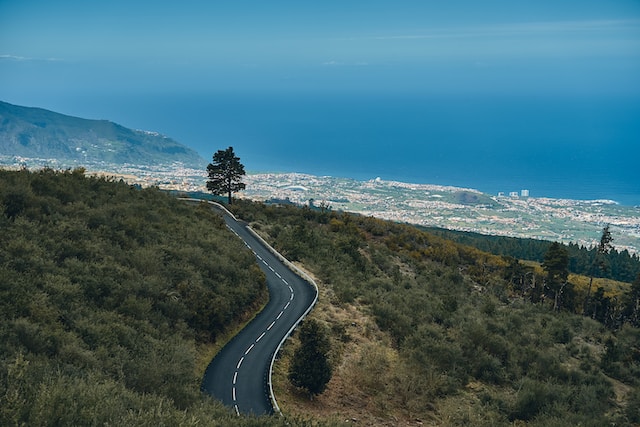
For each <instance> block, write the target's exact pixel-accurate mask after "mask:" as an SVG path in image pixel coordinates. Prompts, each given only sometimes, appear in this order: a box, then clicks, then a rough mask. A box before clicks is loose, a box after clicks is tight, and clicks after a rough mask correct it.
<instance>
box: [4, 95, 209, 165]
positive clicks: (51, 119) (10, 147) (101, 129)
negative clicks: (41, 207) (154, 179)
mask: <svg viewBox="0 0 640 427" xmlns="http://www.w3.org/2000/svg"><path fill="white" fill-rule="evenodd" d="M0 156H19V157H26V158H39V159H55V160H57V161H58V162H60V163H62V164H69V163H71V164H79V165H92V164H96V163H97V164H125V163H128V164H135V165H161V164H170V163H174V162H180V163H182V164H184V165H185V166H186V167H194V168H199V167H202V165H204V164H206V162H205V160H204V159H203V158H202V157H201V156H200V155H199V154H198V153H196V152H195V151H194V150H192V149H191V148H189V147H186V146H184V145H182V144H180V143H178V142H177V141H174V140H173V139H171V138H168V137H166V136H164V135H160V134H158V133H156V132H147V131H141V130H133V129H128V128H125V127H124V126H120V125H118V124H116V123H113V122H110V121H107V120H88V119H82V118H78V117H71V116H66V115H64V114H59V113H55V112H53V111H48V110H44V109H41V108H30V107H20V106H16V105H12V104H8V103H6V102H1V101H0Z"/></svg>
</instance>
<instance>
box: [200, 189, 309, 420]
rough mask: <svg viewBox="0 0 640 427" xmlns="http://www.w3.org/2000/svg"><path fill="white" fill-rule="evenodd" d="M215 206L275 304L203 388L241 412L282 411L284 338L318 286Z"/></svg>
mask: <svg viewBox="0 0 640 427" xmlns="http://www.w3.org/2000/svg"><path fill="white" fill-rule="evenodd" d="M191 201H199V200H194V199H192V200H191ZM211 205H212V207H214V208H215V209H216V210H218V211H219V212H221V213H222V214H223V217H224V220H225V222H226V224H227V227H229V229H231V231H233V233H235V234H236V235H237V236H238V237H239V238H240V239H242V240H243V241H244V243H245V245H246V246H247V247H248V248H249V249H251V250H252V251H253V253H254V254H255V255H256V258H257V261H258V265H259V266H260V268H261V269H262V271H264V273H265V275H266V279H267V286H268V288H269V302H268V303H267V305H266V307H265V308H264V309H263V310H262V311H261V312H260V313H259V314H258V315H257V316H256V317H255V318H254V319H253V320H252V321H251V322H250V323H249V324H248V325H247V326H246V327H245V328H244V329H243V330H242V331H240V333H239V334H238V335H236V336H235V337H234V338H233V339H232V340H231V341H230V342H229V343H228V344H227V345H226V346H225V347H224V348H223V349H222V350H220V352H219V353H218V354H217V355H216V356H215V358H214V359H213V360H212V361H211V363H210V364H209V366H208V367H207V370H206V372H205V375H204V378H203V380H202V386H201V388H202V390H203V391H205V392H207V393H209V394H211V395H212V396H214V397H215V398H216V399H218V400H220V401H222V403H224V404H225V405H227V406H229V407H231V408H233V409H234V410H235V412H236V413H237V414H247V415H249V414H253V415H262V414H272V413H274V412H279V408H278V405H277V403H276V402H275V399H273V400H272V396H273V393H272V389H271V385H270V384H271V383H270V381H271V368H272V363H273V360H274V359H275V355H276V352H277V351H278V350H279V348H280V346H281V345H282V343H283V342H284V340H285V339H286V338H287V337H288V336H289V334H290V333H291V332H292V331H293V329H294V328H295V326H296V325H297V323H298V322H299V321H300V320H301V319H302V317H304V316H305V315H306V313H308V312H309V311H310V310H311V308H312V307H313V305H314V304H315V302H316V300H317V295H318V291H317V288H316V287H315V285H314V284H312V283H310V282H309V281H307V280H304V279H302V278H301V277H300V276H299V275H297V274H296V273H294V272H293V271H292V270H291V269H290V268H289V267H287V266H286V265H285V262H287V261H286V260H284V258H282V257H281V255H276V252H275V251H274V250H273V249H272V248H270V247H268V245H267V244H266V243H265V242H264V241H262V240H261V239H260V238H259V237H257V235H256V234H255V233H253V231H252V230H250V228H249V227H248V226H247V225H246V224H245V223H242V222H240V221H237V220H236V219H235V218H234V217H233V216H232V215H230V214H229V213H228V212H226V210H222V209H220V208H219V207H217V206H216V205H214V204H213V203H212V204H211ZM292 268H295V267H292Z"/></svg>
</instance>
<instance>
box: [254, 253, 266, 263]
mask: <svg viewBox="0 0 640 427" xmlns="http://www.w3.org/2000/svg"><path fill="white" fill-rule="evenodd" d="M254 253H255V252H254ZM256 257H258V259H259V260H260V261H262V257H261V256H260V255H258V254H256ZM262 262H264V261H262Z"/></svg>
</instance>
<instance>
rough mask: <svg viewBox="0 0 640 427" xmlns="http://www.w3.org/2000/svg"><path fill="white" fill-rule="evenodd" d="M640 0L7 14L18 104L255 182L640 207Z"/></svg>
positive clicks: (8, 85)
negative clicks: (156, 144)
mask: <svg viewBox="0 0 640 427" xmlns="http://www.w3.org/2000/svg"><path fill="white" fill-rule="evenodd" d="M638 76H640V3H639V2H638V1H637V0H610V1H601V0H579V1H578V0H567V1H563V2H557V1H550V0H549V1H547V0H540V1H536V2H514V1H512V0H492V1H489V2H475V1H471V0H452V1H450V2H449V1H448V2H425V1H422V0H407V1H402V2H397V1H391V0H368V1H357V0H356V1H353V2H343V1H334V0H326V1H323V2H314V3H308V2H291V1H288V0H284V1H274V2H260V1H255V0H246V1H244V0H243V1H237V2H226V3H222V2H203V1H200V0H184V1H182V2H154V1H149V0H141V1H136V2H130V1H125V0H113V1H110V2H103V3H95V2H80V3H79V2H76V1H72V0H60V1H56V2H43V1H38V0H23V1H20V2H0V99H1V100H3V101H6V102H10V103H13V104H17V105H26V106H36V107H42V108H47V109H50V110H53V111H57V112H61V113H66V114H70V115H75V116H80V117H85V118H98V119H108V120H112V121H115V122H118V123H120V124H123V125H125V126H127V127H131V128H136V129H145V130H152V131H158V132H161V133H164V134H166V135H168V136H171V137H173V138H174V139H176V140H178V141H180V142H182V143H184V144H186V145H188V146H191V147H193V148H195V149H196V150H198V151H199V152H200V153H201V154H202V156H203V157H205V158H206V159H210V158H211V155H212V154H213V152H215V151H216V150H218V149H221V148H226V147H228V146H233V147H234V148H235V149H236V152H237V153H238V154H239V155H240V157H241V158H242V160H243V162H244V163H245V166H246V168H247V169H248V170H250V171H283V172H290V171H295V172H306V173H311V174H317V175H334V176H345V177H353V178H357V179H371V178H375V177H378V176H380V177H381V178H383V179H387V180H401V181H407V182H418V183H433V184H444V185H456V186H464V187H472V188H476V189H479V190H481V191H484V192H487V193H494V194H495V193H497V192H499V191H504V192H510V191H519V190H522V189H528V190H529V191H530V194H531V195H532V196H534V197H536V196H549V197H560V198H573V199H613V200H616V201H618V202H620V203H623V204H629V205H640V168H639V167H638V166H637V159H639V158H640V78H639V77H638Z"/></svg>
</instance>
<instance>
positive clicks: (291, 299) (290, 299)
mask: <svg viewBox="0 0 640 427" xmlns="http://www.w3.org/2000/svg"><path fill="white" fill-rule="evenodd" d="M289 301H293V293H291V298H289Z"/></svg>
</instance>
